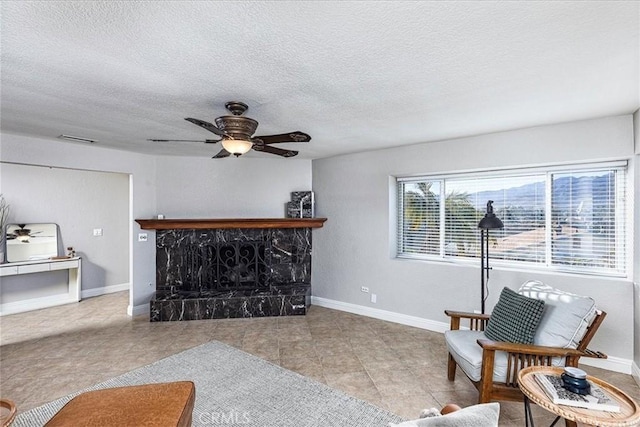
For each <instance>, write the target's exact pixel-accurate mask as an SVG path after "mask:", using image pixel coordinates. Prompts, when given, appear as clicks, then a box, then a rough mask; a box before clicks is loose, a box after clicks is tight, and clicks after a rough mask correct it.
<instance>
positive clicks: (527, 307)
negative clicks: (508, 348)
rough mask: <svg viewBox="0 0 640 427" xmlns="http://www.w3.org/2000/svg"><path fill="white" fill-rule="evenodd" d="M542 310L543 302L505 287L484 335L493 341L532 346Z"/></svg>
mask: <svg viewBox="0 0 640 427" xmlns="http://www.w3.org/2000/svg"><path fill="white" fill-rule="evenodd" d="M543 310H544V301H543V300H540V299H535V298H529V297H527V296H525V295H520V294H519V293H517V292H515V291H512V290H511V289H509V288H507V287H505V288H504V289H502V293H501V294H500V299H499V300H498V303H497V304H496V306H495V307H494V309H493V312H492V313H491V317H490V318H489V322H487V328H486V330H485V335H486V336H487V338H489V339H491V340H494V341H505V342H513V343H521V344H532V343H533V336H534V334H535V332H536V329H537V328H538V324H539V323H540V319H541V318H542V312H543Z"/></svg>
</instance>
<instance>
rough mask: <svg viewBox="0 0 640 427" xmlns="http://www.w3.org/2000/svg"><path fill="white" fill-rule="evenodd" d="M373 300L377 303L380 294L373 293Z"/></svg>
mask: <svg viewBox="0 0 640 427" xmlns="http://www.w3.org/2000/svg"><path fill="white" fill-rule="evenodd" d="M371 302H372V303H374V304H375V303H377V302H378V295H376V294H371Z"/></svg>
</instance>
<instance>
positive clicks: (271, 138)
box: [251, 131, 311, 144]
mask: <svg viewBox="0 0 640 427" xmlns="http://www.w3.org/2000/svg"><path fill="white" fill-rule="evenodd" d="M251 139H252V140H253V141H254V142H257V143H258V144H259V143H260V141H262V143H263V144H277V143H279V142H309V141H311V137H310V136H309V135H307V134H306V133H304V132H300V131H295V132H288V133H282V134H280V135H264V136H254V137H253V138H251Z"/></svg>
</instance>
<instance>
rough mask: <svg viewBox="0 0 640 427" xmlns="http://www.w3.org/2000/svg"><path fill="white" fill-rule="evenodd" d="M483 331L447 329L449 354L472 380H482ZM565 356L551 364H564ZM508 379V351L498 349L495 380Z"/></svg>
mask: <svg viewBox="0 0 640 427" xmlns="http://www.w3.org/2000/svg"><path fill="white" fill-rule="evenodd" d="M486 338H487V337H486V335H485V334H484V333H483V332H482V331H470V330H453V331H445V333H444V339H445V343H446V344H447V349H448V350H449V354H450V355H451V356H452V357H453V359H454V360H455V361H456V363H457V364H458V366H460V369H462V370H463V371H464V373H465V374H466V375H467V376H468V377H469V378H470V379H471V380H472V381H480V377H481V375H482V347H480V345H479V344H478V340H479V339H486ZM564 364H565V361H564V357H554V358H553V359H551V365H553V366H564ZM506 380H507V353H505V352H504V351H496V354H495V359H494V365H493V381H494V382H498V383H504V382H505V381H506Z"/></svg>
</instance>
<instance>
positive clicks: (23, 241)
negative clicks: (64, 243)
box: [5, 224, 58, 262]
mask: <svg viewBox="0 0 640 427" xmlns="http://www.w3.org/2000/svg"><path fill="white" fill-rule="evenodd" d="M5 240H6V245H7V248H6V255H7V262H18V261H33V260H39V259H49V258H51V257H55V256H58V226H57V225H56V224H8V225H7V228H6V239H5Z"/></svg>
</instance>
